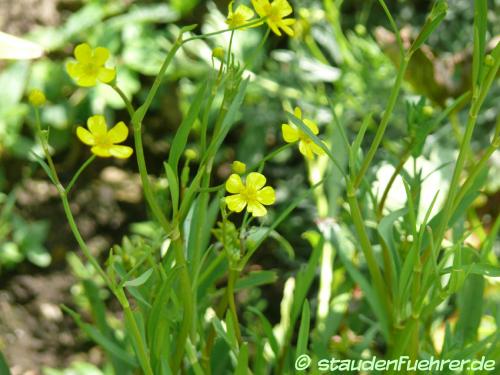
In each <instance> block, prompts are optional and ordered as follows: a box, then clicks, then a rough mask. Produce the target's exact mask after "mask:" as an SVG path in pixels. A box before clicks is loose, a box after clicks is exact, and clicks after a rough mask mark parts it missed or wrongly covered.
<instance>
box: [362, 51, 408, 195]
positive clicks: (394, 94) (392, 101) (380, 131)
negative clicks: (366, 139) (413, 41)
mask: <svg viewBox="0 0 500 375" xmlns="http://www.w3.org/2000/svg"><path fill="white" fill-rule="evenodd" d="M409 61H410V56H409V55H405V56H404V57H403V58H402V61H401V65H400V66H399V69H398V75H397V77H396V82H395V84H394V86H393V88H392V91H391V95H390V97H389V102H388V104H387V108H386V110H385V111H384V115H383V116H382V120H381V121H380V125H379V126H378V128H377V132H376V134H375V138H374V140H373V142H372V144H371V145H370V149H369V150H368V153H367V154H366V157H365V159H364V160H363V164H361V168H360V170H359V172H358V175H357V177H356V180H355V181H354V189H355V190H357V189H358V187H359V185H360V184H361V181H362V180H363V177H364V175H365V173H366V171H367V170H368V168H369V167H370V164H371V162H372V161H373V158H374V157H375V153H376V152H377V150H378V147H379V146H380V143H381V142H382V140H383V138H384V134H385V130H386V128H387V125H388V124H389V119H390V118H391V115H392V111H393V110H394V106H395V105H396V101H397V99H398V95H399V90H400V89H401V85H402V83H403V78H404V75H405V72H406V68H407V67H408V62H409Z"/></svg>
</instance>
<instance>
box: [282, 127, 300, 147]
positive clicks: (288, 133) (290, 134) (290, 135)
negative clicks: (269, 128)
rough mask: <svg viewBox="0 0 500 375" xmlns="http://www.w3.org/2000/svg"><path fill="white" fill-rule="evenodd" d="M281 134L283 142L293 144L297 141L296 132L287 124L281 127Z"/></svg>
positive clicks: (297, 134)
mask: <svg viewBox="0 0 500 375" xmlns="http://www.w3.org/2000/svg"><path fill="white" fill-rule="evenodd" d="M281 132H282V133H283V139H284V140H285V142H288V143H293V142H297V141H298V140H299V132H298V130H297V129H294V128H292V127H291V126H290V125H288V124H283V125H281Z"/></svg>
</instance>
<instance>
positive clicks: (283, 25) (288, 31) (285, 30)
mask: <svg viewBox="0 0 500 375" xmlns="http://www.w3.org/2000/svg"><path fill="white" fill-rule="evenodd" d="M280 27H281V29H282V30H283V31H284V32H285V33H286V34H287V35H288V36H294V35H295V33H294V32H293V30H292V28H291V27H290V26H287V25H285V24H284V23H282V24H280Z"/></svg>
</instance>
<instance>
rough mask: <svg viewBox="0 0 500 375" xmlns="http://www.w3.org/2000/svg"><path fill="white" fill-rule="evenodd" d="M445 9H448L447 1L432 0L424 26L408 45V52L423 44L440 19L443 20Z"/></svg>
mask: <svg viewBox="0 0 500 375" xmlns="http://www.w3.org/2000/svg"><path fill="white" fill-rule="evenodd" d="M447 11H448V3H447V1H445V0H437V1H436V2H434V5H433V6H432V9H431V12H430V13H429V15H428V16H427V19H426V20H425V24H424V26H423V27H422V29H421V30H420V33H419V34H418V36H417V38H416V39H415V41H414V42H413V43H412V45H411V47H410V50H409V53H410V54H412V53H413V52H415V51H416V50H417V49H419V48H420V47H421V46H422V44H424V42H425V41H426V40H427V38H428V37H429V35H431V34H432V33H433V32H434V30H436V28H437V27H438V26H439V24H440V23H441V21H443V19H444V17H445V16H446V12H447Z"/></svg>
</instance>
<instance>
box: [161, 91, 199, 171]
mask: <svg viewBox="0 0 500 375" xmlns="http://www.w3.org/2000/svg"><path fill="white" fill-rule="evenodd" d="M207 87H208V82H207V81H205V82H203V83H202V84H201V85H200V87H199V88H198V92H197V93H196V96H195V97H194V100H193V102H192V104H191V106H190V107H189V111H188V114H187V116H186V117H185V118H184V120H183V121H182V123H181V125H180V126H179V129H177V132H176V133H175V137H174V139H173V141H172V148H171V150H170V154H169V157H168V164H169V165H170V166H171V167H172V169H173V170H174V172H176V171H177V168H178V164H179V159H180V157H181V155H182V153H183V151H184V149H185V147H186V143H187V139H188V136H189V132H190V131H191V128H192V127H193V125H194V123H195V121H196V119H197V117H198V114H199V112H200V108H201V104H202V102H203V99H205V92H206V91H207Z"/></svg>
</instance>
